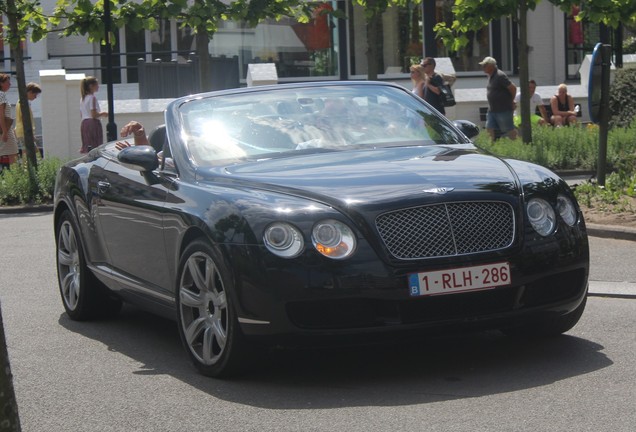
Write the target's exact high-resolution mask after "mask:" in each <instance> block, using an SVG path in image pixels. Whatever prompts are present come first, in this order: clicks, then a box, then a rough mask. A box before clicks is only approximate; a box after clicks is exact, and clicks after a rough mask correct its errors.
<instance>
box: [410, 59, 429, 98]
mask: <svg viewBox="0 0 636 432" xmlns="http://www.w3.org/2000/svg"><path fill="white" fill-rule="evenodd" d="M409 70H410V72H411V82H412V83H413V89H412V90H411V92H413V94H416V95H418V96H419V97H421V98H422V99H423V98H424V83H425V82H426V73H425V72H424V66H422V65H421V64H416V65H411V67H410V68H409Z"/></svg>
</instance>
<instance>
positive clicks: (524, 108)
mask: <svg viewBox="0 0 636 432" xmlns="http://www.w3.org/2000/svg"><path fill="white" fill-rule="evenodd" d="M528 51H529V50H528V4H527V0H519V86H520V87H521V100H520V102H519V103H520V105H521V106H520V107H517V109H518V110H519V111H520V113H521V139H522V140H523V142H524V143H526V144H529V143H531V142H532V123H531V122H530V116H531V115H532V114H534V113H531V112H530V95H529V94H528V93H529V89H528V81H529V80H530V77H529V67H528Z"/></svg>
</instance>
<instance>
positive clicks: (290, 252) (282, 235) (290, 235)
mask: <svg viewBox="0 0 636 432" xmlns="http://www.w3.org/2000/svg"><path fill="white" fill-rule="evenodd" d="M263 241H264V242H265V247H266V248H267V249H268V250H269V251H270V252H271V253H273V254H274V255H278V256H280V257H283V258H294V257H297V256H298V255H300V253H301V252H302V251H303V247H304V245H305V242H304V240H303V235H302V233H301V232H300V230H299V229H298V228H296V227H295V226H293V225H291V224H288V223H285V222H275V223H273V224H271V225H269V226H268V227H267V228H266V229H265V233H264V234H263Z"/></svg>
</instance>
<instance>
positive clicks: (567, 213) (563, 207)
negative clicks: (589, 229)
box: [556, 195, 576, 226]
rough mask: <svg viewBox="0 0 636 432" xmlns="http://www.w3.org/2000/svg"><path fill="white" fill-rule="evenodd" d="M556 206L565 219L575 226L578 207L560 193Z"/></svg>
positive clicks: (567, 222)
mask: <svg viewBox="0 0 636 432" xmlns="http://www.w3.org/2000/svg"><path fill="white" fill-rule="evenodd" d="M556 208H557V211H558V212H559V214H560V215H561V218H562V219H563V221H564V222H565V223H566V224H568V225H570V226H574V224H575V223H576V208H574V203H573V202H572V201H571V200H569V199H568V198H566V197H565V196H563V195H559V196H558V197H557V205H556Z"/></svg>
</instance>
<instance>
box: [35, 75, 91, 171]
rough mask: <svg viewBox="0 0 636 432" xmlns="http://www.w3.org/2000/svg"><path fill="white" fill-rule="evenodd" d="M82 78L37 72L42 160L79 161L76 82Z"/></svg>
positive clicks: (78, 88) (78, 86) (78, 95)
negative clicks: (40, 87)
mask: <svg viewBox="0 0 636 432" xmlns="http://www.w3.org/2000/svg"><path fill="white" fill-rule="evenodd" d="M83 78H84V74H69V75H67V74H66V73H65V71H64V70H63V69H57V70H42V71H40V85H41V86H42V95H41V96H40V98H41V104H42V140H43V144H44V154H45V156H52V157H59V158H61V159H65V160H66V159H71V158H75V157H79V156H80V154H79V148H80V147H81V143H82V141H81V134H80V120H81V118H80V112H79V100H80V82H81V80H82V79H83Z"/></svg>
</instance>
